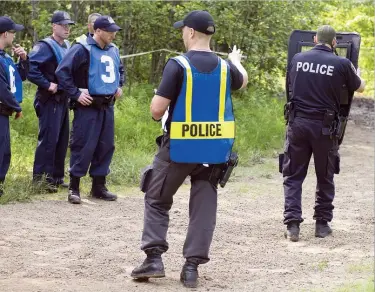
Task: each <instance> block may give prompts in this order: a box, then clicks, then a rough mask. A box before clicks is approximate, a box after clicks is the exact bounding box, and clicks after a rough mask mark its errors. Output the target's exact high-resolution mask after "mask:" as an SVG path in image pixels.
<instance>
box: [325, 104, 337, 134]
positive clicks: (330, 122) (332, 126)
mask: <svg viewBox="0 0 375 292" xmlns="http://www.w3.org/2000/svg"><path fill="white" fill-rule="evenodd" d="M337 127H338V118H337V115H336V112H335V111H331V110H327V111H326V112H325V114H324V118H323V129H322V134H323V135H326V136H328V135H329V136H331V138H332V137H336V134H337Z"/></svg>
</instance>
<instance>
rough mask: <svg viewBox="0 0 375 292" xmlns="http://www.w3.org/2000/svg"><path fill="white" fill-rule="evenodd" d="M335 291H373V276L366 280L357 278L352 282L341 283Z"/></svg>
mask: <svg viewBox="0 0 375 292" xmlns="http://www.w3.org/2000/svg"><path fill="white" fill-rule="evenodd" d="M335 291H336V292H374V291H375V290H374V277H372V278H370V279H368V280H358V281H355V282H353V283H349V284H345V285H342V286H341V287H339V288H337V289H336V290H335Z"/></svg>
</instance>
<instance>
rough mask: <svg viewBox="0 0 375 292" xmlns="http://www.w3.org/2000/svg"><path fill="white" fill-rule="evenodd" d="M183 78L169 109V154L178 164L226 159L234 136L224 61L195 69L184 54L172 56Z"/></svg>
mask: <svg viewBox="0 0 375 292" xmlns="http://www.w3.org/2000/svg"><path fill="white" fill-rule="evenodd" d="M173 59H174V60H176V61H177V63H178V64H179V65H180V66H182V67H183V69H184V80H183V83H182V88H181V91H180V94H179V96H178V98H177V102H176V105H175V108H174V110H173V115H172V120H171V128H170V157H171V160H172V161H174V162H180V163H208V164H220V163H225V162H227V161H228V159H229V156H230V154H231V151H232V146H233V143H234V136H235V122H234V115H233V106H232V98H231V93H230V84H231V82H230V72H229V66H228V64H227V63H226V62H225V61H224V60H223V59H221V58H219V57H218V59H219V62H218V65H217V67H216V68H215V69H214V70H213V71H212V72H209V73H202V72H199V71H198V70H197V69H196V68H195V67H194V66H193V65H192V64H191V63H190V61H189V59H188V58H187V57H186V56H178V57H176V58H173Z"/></svg>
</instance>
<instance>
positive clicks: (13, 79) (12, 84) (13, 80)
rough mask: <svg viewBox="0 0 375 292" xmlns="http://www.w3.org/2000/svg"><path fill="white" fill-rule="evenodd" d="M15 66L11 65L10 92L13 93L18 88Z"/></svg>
mask: <svg viewBox="0 0 375 292" xmlns="http://www.w3.org/2000/svg"><path fill="white" fill-rule="evenodd" d="M14 72H16V70H14V68H13V67H12V66H10V65H9V83H10V92H12V93H13V94H14V93H16V91H17V88H16V76H14Z"/></svg>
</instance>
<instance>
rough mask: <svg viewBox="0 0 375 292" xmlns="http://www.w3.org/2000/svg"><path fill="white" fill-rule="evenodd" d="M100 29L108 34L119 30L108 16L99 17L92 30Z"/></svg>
mask: <svg viewBox="0 0 375 292" xmlns="http://www.w3.org/2000/svg"><path fill="white" fill-rule="evenodd" d="M98 28H99V29H101V30H104V31H108V32H115V31H119V30H121V27H119V26H118V25H117V24H116V23H115V21H114V20H113V18H112V17H110V16H108V15H103V16H99V17H98V18H97V19H96V20H95V22H94V30H96V29H98Z"/></svg>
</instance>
